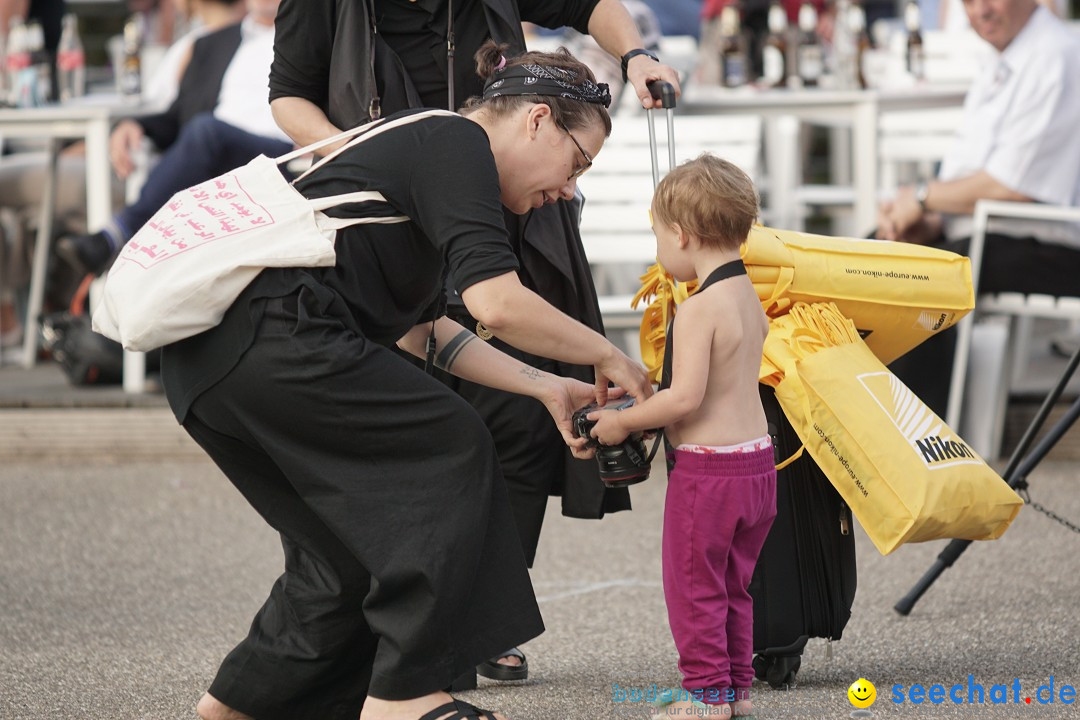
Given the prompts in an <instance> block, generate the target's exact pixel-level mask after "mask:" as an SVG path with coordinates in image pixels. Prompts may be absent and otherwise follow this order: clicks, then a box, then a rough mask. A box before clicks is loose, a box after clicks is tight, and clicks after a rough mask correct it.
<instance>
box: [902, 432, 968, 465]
mask: <svg viewBox="0 0 1080 720" xmlns="http://www.w3.org/2000/svg"><path fill="white" fill-rule="evenodd" d="M915 447H917V448H918V449H919V452H921V453H922V456H923V460H925V461H926V463H927V464H929V463H934V462H941V461H942V460H951V459H953V458H965V457H968V458H974V457H975V453H973V452H971V448H969V447H968V446H967V445H965V444H964V443H963V442H961V441H959V440H944V439H942V438H940V437H938V436H937V435H931V436H929V437H925V438H922V439H920V440H916V441H915Z"/></svg>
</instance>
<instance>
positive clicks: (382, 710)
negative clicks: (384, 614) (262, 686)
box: [207, 692, 507, 720]
mask: <svg viewBox="0 0 1080 720" xmlns="http://www.w3.org/2000/svg"><path fill="white" fill-rule="evenodd" d="M453 699H454V698H452V697H450V696H449V695H448V694H446V693H444V692H434V693H431V694H430V695H425V696H423V697H418V698H413V699H412V700H380V699H379V698H374V697H371V696H370V695H368V698H367V700H365V701H364V709H363V710H361V711H360V720H417V719H418V718H420V717H423V716H424V715H425V714H427V713H429V712H431V711H432V710H434V709H435V708H437V707H439V706H440V705H445V704H446V703H448V702H451V701H453ZM453 715H454V713H453V711H451V712H448V713H446V715H444V716H443V717H448V718H449V717H453ZM495 717H496V718H498V720H507V718H506V717H505V716H503V715H501V714H500V713H495ZM207 720H209V719H207Z"/></svg>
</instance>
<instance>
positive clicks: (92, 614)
mask: <svg viewBox="0 0 1080 720" xmlns="http://www.w3.org/2000/svg"><path fill="white" fill-rule="evenodd" d="M1078 469H1080V464H1078V463H1076V462H1067V463H1065V462H1054V463H1049V464H1046V465H1044V466H1043V467H1041V468H1039V469H1038V470H1037V472H1036V473H1035V474H1034V475H1033V477H1032V488H1033V489H1032V494H1033V496H1034V497H1035V499H1037V500H1039V501H1041V502H1042V503H1044V504H1046V505H1048V506H1050V507H1052V508H1054V509H1055V510H1056V511H1057V512H1060V513H1061V514H1063V515H1065V516H1068V517H1071V518H1072V519H1073V520H1074V521H1076V520H1080V482H1078V478H1077V475H1078V473H1077V470H1078ZM661 477H662V475H661V474H658V473H654V477H653V478H652V479H651V480H649V481H648V482H647V483H645V484H643V485H639V486H638V487H637V488H635V491H634V501H635V505H636V507H637V510H635V511H634V512H633V513H623V514H622V515H619V516H614V517H612V518H609V519H608V520H606V521H604V522H603V523H587V522H581V521H569V520H566V519H565V518H562V517H559V516H558V515H557V511H556V509H555V508H554V506H553V508H552V511H551V514H550V515H549V522H548V523H547V525H546V527H545V530H544V537H543V539H542V541H541V549H540V556H539V558H538V561H537V567H536V569H535V570H534V573H533V579H534V583H535V586H536V592H537V595H538V597H539V599H540V604H541V608H542V610H543V612H544V617H545V620H546V623H547V626H548V631H547V632H546V633H545V634H544V635H543V636H541V637H540V638H538V639H537V640H535V641H534V642H532V643H530V644H529V645H528V646H526V648H525V650H526V651H527V653H528V655H529V659H530V664H531V665H532V673H531V677H530V679H529V680H528V681H525V682H524V683H522V684H519V685H518V686H517V687H507V686H498V687H497V686H494V685H493V684H490V683H488V682H487V681H483V680H482V683H484V684H483V685H482V686H481V689H480V690H478V691H474V692H470V693H466V694H464V696H465V697H466V699H468V700H470V701H472V702H474V703H477V704H480V705H482V706H489V707H493V708H497V709H501V710H504V711H506V712H507V713H508V714H509V716H510V717H511V718H515V719H517V720H520V719H533V720H548V719H553V720H554V719H556V718H558V719H562V718H571V719H577V718H609V717H610V718H645V717H648V714H649V713H648V710H647V708H646V707H645V706H644V705H643V704H642V703H631V702H621V703H617V702H613V699H612V696H613V686H614V685H616V684H617V685H618V686H619V688H620V689H626V688H648V687H650V686H651V685H652V684H653V683H656V684H657V685H658V686H671V685H673V684H675V683H676V682H677V680H678V676H677V672H676V669H675V652H674V647H673V645H672V642H671V639H670V635H669V634H668V630H667V627H666V621H665V613H664V603H663V596H662V592H661V588H660V582H659V579H660V578H659V573H660V565H659V537H660V522H661V520H660V519H661V508H662V503H663V491H664V487H665V483H664V481H663V480H662V479H661ZM858 542H859V592H858V595H857V598H856V602H855V607H854V615H853V617H852V620H851V623H850V624H849V625H848V628H847V630H846V631H845V634H844V638H843V640H842V641H840V642H839V643H834V644H833V647H834V652H833V657H832V659H831V660H829V659H827V658H826V652H825V644H824V642H822V641H814V642H812V643H811V646H810V647H809V648H808V652H807V655H806V656H805V658H804V660H803V669H802V670H801V672H800V674H799V686H798V687H797V688H796V689H795V690H793V691H787V692H782V691H772V690H770V689H768V688H767V687H763V688H761V689H760V690H759V691H758V692H757V695H756V699H757V703H758V713H757V716H758V717H759V718H810V717H825V718H846V717H848V716H849V713H850V712H851V711H852V707H851V706H850V704H849V703H848V701H847V699H846V689H847V687H848V686H849V685H850V684H851V683H852V682H853V681H855V680H856V679H857V678H859V677H866V678H867V679H869V680H870V681H871V682H873V683H875V684H876V685H877V689H878V694H879V699H878V701H877V703H876V704H875V705H874V706H873V708H872V710H873V711H874V712H875V714H876V715H877V716H879V717H881V716H893V717H900V716H911V717H919V718H983V717H986V718H1070V717H1080V705H1077V704H1073V705H1066V704H1063V703H1062V702H1061V698H1060V692H1061V691H1062V689H1063V686H1064V685H1070V686H1072V687H1080V641H1078V639H1080V615H1078V613H1077V606H1078V604H1077V598H1078V597H1080V572H1078V570H1080V563H1078V561H1077V557H1078V556H1080V535H1077V534H1075V533H1072V532H1069V531H1067V530H1066V529H1064V528H1063V527H1061V526H1060V525H1057V524H1055V523H1052V522H1051V521H1049V520H1048V519H1047V518H1045V517H1044V516H1042V515H1039V514H1038V513H1036V512H1034V511H1032V510H1031V509H1030V508H1027V509H1025V510H1024V511H1023V512H1022V513H1021V514H1020V516H1019V518H1018V519H1017V520H1016V522H1015V523H1014V525H1013V527H1012V528H1011V529H1010V530H1009V531H1008V532H1007V533H1006V534H1005V536H1004V537H1003V538H1002V539H1001V540H999V541H996V542H993V543H977V544H976V545H974V546H973V547H972V548H971V549H970V550H969V551H968V552H967V553H966V554H965V555H964V556H963V557H962V558H961V560H960V561H959V562H958V563H957V565H956V566H955V567H954V568H953V569H951V570H949V571H947V572H946V573H945V574H944V576H943V577H942V578H941V579H940V580H939V581H938V582H937V584H936V585H935V586H934V587H932V588H931V590H930V592H929V593H928V594H927V595H926V596H925V597H924V598H923V600H922V601H921V603H920V604H919V605H918V606H917V607H916V608H915V611H914V613H913V614H912V615H911V616H910V617H907V618H902V617H900V616H898V615H897V614H896V613H894V612H893V610H892V609H891V608H892V605H893V603H894V602H895V601H896V600H897V599H898V598H899V597H900V596H901V595H903V593H904V592H906V591H907V589H908V588H909V587H910V586H911V585H912V583H913V582H914V581H915V580H916V578H917V577H919V576H920V575H921V574H922V572H923V571H924V570H925V568H926V567H927V566H928V565H929V563H930V561H931V560H932V558H933V557H934V556H935V555H936V553H937V552H938V551H939V549H940V547H941V545H940V544H939V543H933V544H929V545H916V546H906V547H903V548H900V549H899V550H898V551H897V552H895V553H894V554H893V555H891V556H889V557H881V556H880V555H879V554H878V553H877V552H876V551H875V550H874V549H873V548H872V546H871V545H870V543H869V541H868V540H867V539H866V538H865V536H863V535H862V534H861V532H860V533H859V536H858ZM0 548H2V552H0V718H5V719H7V718H10V719H12V720H15V719H18V720H23V719H26V720H29V719H31V718H34V719H39V718H41V719H43V718H48V719H50V720H51V719H54V718H65V719H66V718H115V719H118V720H123V719H126V718H140V719H141V718H147V719H151V718H152V719H154V720H172V719H174V718H176V719H178V720H179V719H183V720H194V718H195V715H194V711H193V708H194V703H195V702H196V700H197V699H198V697H199V695H200V693H201V692H202V690H203V689H204V688H205V687H206V685H207V683H208V682H209V680H210V678H211V676H212V674H213V672H214V670H215V667H216V663H217V662H218V661H219V660H220V659H221V658H222V657H223V655H224V653H225V652H226V651H227V650H228V649H229V648H230V647H231V645H232V644H233V643H234V642H235V641H236V640H238V639H239V638H240V637H241V636H242V635H243V634H244V632H245V631H246V627H247V624H248V622H249V620H250V617H251V615H252V613H253V612H254V611H255V609H256V608H257V607H258V606H259V605H260V603H261V600H262V598H263V597H264V595H265V593H266V592H267V591H268V590H269V587H270V584H271V582H272V581H273V579H274V578H275V576H276V575H277V573H278V571H279V566H280V546H279V545H278V544H277V541H276V538H275V537H274V535H273V534H272V533H271V532H270V531H269V530H268V529H267V528H266V527H264V526H263V524H262V523H261V521H260V520H259V519H258V518H257V517H256V516H255V514H254V512H253V511H251V510H250V509H249V508H248V507H247V506H246V504H245V503H244V502H243V500H242V499H241V498H240V497H239V495H238V494H237V493H236V492H235V491H234V490H233V489H232V488H231V486H230V485H228V483H227V482H226V481H225V480H224V479H223V478H222V477H221V476H220V475H219V473H218V472H217V471H216V469H215V468H214V467H213V466H212V465H210V464H209V463H207V462H204V461H200V460H186V461H184V460H181V461H174V462H168V463H137V462H123V463H110V462H105V461H89V460H88V461H83V462H63V463H58V462H55V461H49V462H46V461H32V462H14V461H10V462H6V463H4V464H2V465H0ZM969 675H972V676H973V677H974V682H975V683H978V684H980V685H982V686H983V688H984V691H985V693H987V694H986V696H985V700H986V703H985V704H983V705H982V706H969V705H963V704H962V705H954V704H952V703H951V702H950V701H946V702H945V703H942V704H937V705H934V704H930V703H924V704H921V705H912V704H911V703H904V704H902V705H898V704H894V703H892V702H890V697H891V687H892V686H893V685H897V684H899V685H902V686H904V687H905V688H908V687H910V686H912V685H914V684H921V685H923V686H927V687H928V686H930V685H933V684H936V683H940V684H943V685H945V686H946V687H948V686H951V685H953V684H956V683H962V684H964V686H965V687H964V689H963V690H962V691H961V692H962V696H963V697H965V698H966V697H967V695H966V693H967V690H966V684H967V682H968V680H967V678H968V676H969ZM1051 679H1052V681H1053V683H1054V691H1055V702H1054V703H1053V704H1045V705H1044V704H1039V703H1038V702H1033V703H1032V704H1031V705H1027V704H1024V703H1023V699H1024V698H1026V697H1032V698H1033V699H1034V698H1035V692H1036V690H1037V688H1038V687H1039V686H1041V685H1045V684H1048V683H1050V682H1051ZM1014 680H1019V682H1020V688H1021V690H1020V699H1021V703H1020V704H1015V703H1009V704H997V705H995V704H992V703H991V702H990V700H991V698H990V695H989V693H990V691H991V688H992V686H993V685H994V684H995V683H1004V684H1009V685H1010V690H1009V693H1010V697H1009V699H1010V700H1011V692H1012V690H1011V683H1012V682H1013V681H1014ZM1043 697H1044V698H1045V697H1046V694H1045V691H1044V695H1043Z"/></svg>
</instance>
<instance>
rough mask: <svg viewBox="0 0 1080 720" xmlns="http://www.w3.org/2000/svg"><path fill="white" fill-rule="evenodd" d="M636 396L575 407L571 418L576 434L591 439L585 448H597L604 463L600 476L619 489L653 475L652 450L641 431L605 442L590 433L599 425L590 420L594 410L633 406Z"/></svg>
mask: <svg viewBox="0 0 1080 720" xmlns="http://www.w3.org/2000/svg"><path fill="white" fill-rule="evenodd" d="M633 404H634V398H630V397H628V398H625V399H621V400H616V401H615V402H611V403H608V404H607V405H604V406H600V405H597V404H596V403H592V404H591V405H586V406H585V407H583V408H581V409H579V410H575V411H574V414H573V416H572V418H571V422H572V423H573V427H574V436H575V437H583V438H587V439H588V443H587V444H586V445H585V447H591V448H596V462H597V463H599V465H600V479H601V480H602V481H603V483H604V485H605V486H606V487H610V488H619V487H626V486H627V485H634V484H635V483H639V482H641V481H643V480H647V479H648V478H649V453H648V452H647V451H646V449H645V441H644V440H643V439H642V436H641V433H630V435H628V436H627V437H626V439H625V440H623V441H622V442H621V443H619V444H618V445H604V444H602V443H601V442H600V441H599V440H597V439H596V438H594V437H592V435H591V434H590V433H591V432H592V429H593V428H594V427H595V426H596V421H595V420H589V419H588V415H589V413H591V412H593V411H594V410H625V409H626V408H628V407H632V406H633Z"/></svg>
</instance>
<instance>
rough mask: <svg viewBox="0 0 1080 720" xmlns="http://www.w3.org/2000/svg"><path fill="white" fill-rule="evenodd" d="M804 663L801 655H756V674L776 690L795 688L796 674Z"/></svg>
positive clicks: (754, 665) (754, 663)
mask: <svg viewBox="0 0 1080 720" xmlns="http://www.w3.org/2000/svg"><path fill="white" fill-rule="evenodd" d="M801 665H802V657H801V656H799V655H782V656H772V655H755V656H754V662H753V667H754V676H755V677H757V679H758V680H764V681H765V682H767V683H769V686H770V687H771V688H773V689H774V690H782V689H794V687H795V674H796V673H798V672H799V667H800V666H801Z"/></svg>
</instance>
